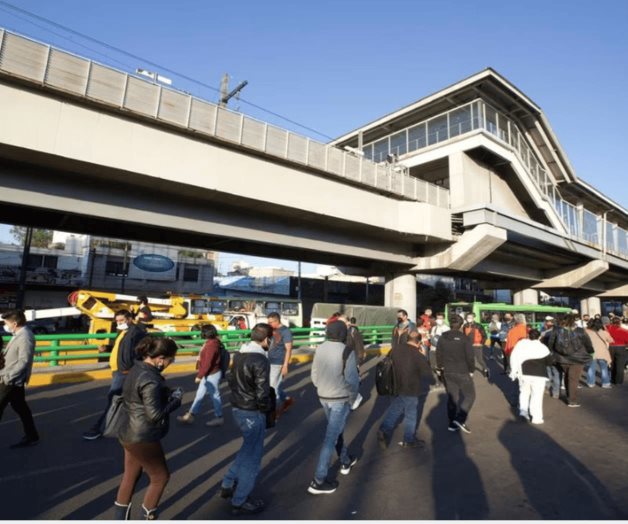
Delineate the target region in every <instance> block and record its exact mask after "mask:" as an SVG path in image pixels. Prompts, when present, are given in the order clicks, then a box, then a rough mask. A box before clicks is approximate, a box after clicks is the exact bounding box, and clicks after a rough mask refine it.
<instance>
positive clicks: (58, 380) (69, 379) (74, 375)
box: [28, 347, 390, 387]
mask: <svg viewBox="0 0 628 524" xmlns="http://www.w3.org/2000/svg"><path fill="white" fill-rule="evenodd" d="M389 351H390V348H389V347H383V348H375V349H367V350H366V353H367V354H368V355H384V354H387V353H388V352H389ZM313 359H314V352H311V353H303V354H297V355H292V358H291V359H290V363H291V364H307V363H309V362H312V360H313ZM194 371H196V362H195V361H191V362H182V363H180V364H177V363H175V364H172V365H171V366H169V367H168V369H167V370H165V371H164V375H172V374H175V373H193V372H194ZM108 379H111V370H110V369H109V368H107V369H94V370H85V371H54V372H49V373H34V374H32V375H31V379H30V381H29V383H28V386H29V387H41V386H53V385H56V384H76V383H79V382H92V381H94V380H108Z"/></svg>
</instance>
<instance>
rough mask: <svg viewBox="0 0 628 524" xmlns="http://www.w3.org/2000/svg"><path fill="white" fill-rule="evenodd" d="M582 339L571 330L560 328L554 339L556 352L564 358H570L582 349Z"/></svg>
mask: <svg viewBox="0 0 628 524" xmlns="http://www.w3.org/2000/svg"><path fill="white" fill-rule="evenodd" d="M581 345H582V344H581V342H580V337H578V335H576V334H575V333H573V332H572V331H571V330H570V329H566V328H560V330H559V331H558V334H557V335H556V338H555V339H554V347H553V349H554V351H556V353H558V354H559V355H562V356H564V357H570V356H572V355H573V354H574V353H576V352H577V351H578V349H580V346H581Z"/></svg>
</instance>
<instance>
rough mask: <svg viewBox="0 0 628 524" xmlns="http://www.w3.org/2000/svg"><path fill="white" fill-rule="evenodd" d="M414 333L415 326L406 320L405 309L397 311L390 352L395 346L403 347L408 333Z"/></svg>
mask: <svg viewBox="0 0 628 524" xmlns="http://www.w3.org/2000/svg"><path fill="white" fill-rule="evenodd" d="M410 331H416V324H415V323H414V322H412V320H410V319H409V318H408V312H407V311H406V310H405V309H400V310H399V311H397V324H396V325H395V327H394V328H393V333H392V341H391V350H392V349H395V348H396V347H397V346H404V345H405V344H406V343H407V342H408V333H410Z"/></svg>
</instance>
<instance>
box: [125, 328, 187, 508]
mask: <svg viewBox="0 0 628 524" xmlns="http://www.w3.org/2000/svg"><path fill="white" fill-rule="evenodd" d="M176 353H177V344H176V342H175V341H174V340H172V339H171V338H165V337H159V338H157V337H153V336H150V335H149V336H146V337H144V338H143V339H142V341H141V342H140V343H139V344H138V345H137V347H136V354H137V356H138V358H140V359H141V360H140V361H138V362H136V363H135V365H134V366H133V367H132V368H131V370H130V371H129V374H128V377H127V379H126V380H125V382H124V387H123V389H122V398H123V409H124V410H125V412H126V417H127V419H126V420H125V424H123V425H122V427H121V429H120V431H119V433H118V440H119V442H120V445H121V446H122V448H123V449H124V474H123V475H122V481H121V482H120V487H119V488H118V493H117V495H116V501H115V517H116V520H131V499H132V498H133V492H134V491H135V486H136V485H137V482H138V480H139V478H140V476H141V475H142V471H145V472H146V474H147V475H148V478H149V481H150V482H149V484H148V488H147V489H146V493H145V495H144V500H143V503H142V513H143V517H144V519H146V520H155V519H157V506H158V505H159V500H160V499H161V495H162V494H163V492H164V489H165V487H166V484H167V483H168V480H169V478H170V473H169V472H168V466H167V464H166V456H165V455H164V450H163V448H162V447H161V439H163V438H164V437H165V436H166V434H167V433H168V429H169V419H170V413H171V412H173V411H174V410H175V409H177V408H178V407H179V406H181V397H182V396H183V390H182V389H181V388H176V389H174V390H170V389H169V388H168V387H167V386H166V384H165V382H166V379H165V378H164V377H163V376H162V374H161V373H162V371H163V370H164V369H166V368H167V367H168V366H169V365H170V364H172V363H173V362H174V360H175V355H176Z"/></svg>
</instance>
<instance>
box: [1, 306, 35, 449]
mask: <svg viewBox="0 0 628 524" xmlns="http://www.w3.org/2000/svg"><path fill="white" fill-rule="evenodd" d="M2 320H4V329H5V331H7V332H9V333H12V334H13V337H11V340H9V342H7V345H6V347H5V348H4V349H2V339H1V338H0V352H1V354H2V358H0V419H2V414H3V413H4V409H5V408H6V406H7V404H11V407H12V408H13V411H15V412H16V413H17V414H18V416H19V417H20V420H21V421H22V426H23V427H24V437H23V438H22V440H20V441H19V442H17V443H16V444H13V445H12V446H11V448H22V447H26V446H32V445H34V444H37V442H39V434H38V433H37V429H36V428H35V422H34V421H33V415H32V413H31V410H30V408H29V407H28V404H27V403H26V398H25V392H24V387H25V386H26V384H27V383H28V380H29V378H30V376H31V370H32V368H33V357H34V356H35V337H34V335H33V333H32V332H31V330H30V329H29V328H28V327H27V326H26V318H25V317H24V313H23V312H22V311H20V310H11V311H7V312H5V313H4V314H3V315H2Z"/></svg>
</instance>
